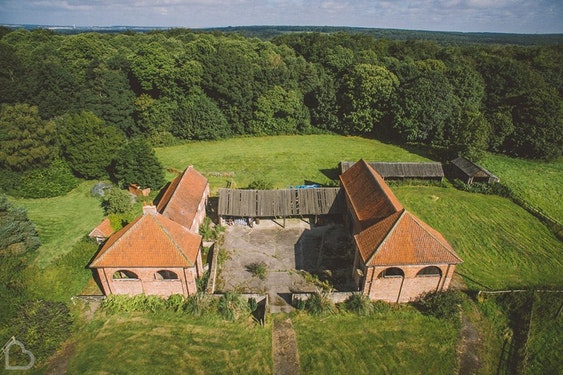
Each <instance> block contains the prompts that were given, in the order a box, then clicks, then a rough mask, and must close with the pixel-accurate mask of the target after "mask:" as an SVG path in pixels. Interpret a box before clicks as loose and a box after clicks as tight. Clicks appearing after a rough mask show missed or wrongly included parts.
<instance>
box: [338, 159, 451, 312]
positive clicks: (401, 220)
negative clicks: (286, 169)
mask: <svg viewBox="0 0 563 375" xmlns="http://www.w3.org/2000/svg"><path fill="white" fill-rule="evenodd" d="M340 181H341V184H342V188H343V190H344V192H345V199H346V204H347V207H348V214H347V221H348V223H349V227H350V229H351V232H352V235H353V237H354V243H355V256H354V267H353V272H354V273H353V277H354V281H355V283H356V286H357V288H358V290H361V291H363V293H364V294H367V295H368V296H369V297H370V298H371V299H374V300H384V301H388V302H407V301H411V300H413V299H415V298H416V297H418V296H419V295H420V294H422V293H425V292H430V291H441V290H446V289H448V287H449V284H450V281H451V278H452V276H453V273H454V271H455V268H456V265H457V264H459V263H461V262H462V261H461V259H460V258H459V257H458V256H457V254H456V253H455V251H454V250H453V248H452V247H451V245H450V244H449V243H448V242H447V241H446V239H445V238H444V237H443V236H442V235H441V234H440V233H438V232H437V231H436V230H434V229H433V228H431V227H430V226H429V225H428V224H426V223H424V222H423V221H422V220H420V219H419V218H418V217H416V216H415V215H413V214H412V213H410V212H408V211H407V210H406V209H405V208H404V207H403V206H402V204H401V203H400V202H399V200H398V199H397V198H396V197H395V195H394V194H393V192H392V191H391V189H389V187H388V186H387V184H386V183H385V181H384V180H383V178H382V177H381V176H380V175H379V174H378V173H377V172H376V171H375V170H374V169H373V168H372V167H371V166H370V165H369V164H368V163H366V162H365V161H363V160H360V161H359V162H357V163H355V164H354V165H353V166H352V167H350V168H349V169H348V170H346V172H344V173H343V174H342V175H341V176H340Z"/></svg>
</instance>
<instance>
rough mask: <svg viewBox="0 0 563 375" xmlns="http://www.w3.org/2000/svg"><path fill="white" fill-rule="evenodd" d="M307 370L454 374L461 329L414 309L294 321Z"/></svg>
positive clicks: (304, 317)
mask: <svg viewBox="0 0 563 375" xmlns="http://www.w3.org/2000/svg"><path fill="white" fill-rule="evenodd" d="M292 322H293V327H294V329H295V333H296V336H297V343H298V348H299V361H300V365H301V373H303V374H374V375H375V374H451V373H452V372H453V371H454V369H455V368H456V345H457V340H458V337H459V327H456V326H455V325H454V324H453V323H449V322H446V321H443V320H438V319H436V318H432V317H428V316H424V315H422V314H420V313H419V312H418V311H416V310H414V309H411V308H408V309H407V308H403V309H401V310H397V311H389V312H386V313H381V314H375V315H374V316H371V317H358V316H356V315H351V314H350V315H337V316H331V317H327V318H318V317H312V316H310V315H308V314H299V315H297V316H296V317H294V318H293V319H292Z"/></svg>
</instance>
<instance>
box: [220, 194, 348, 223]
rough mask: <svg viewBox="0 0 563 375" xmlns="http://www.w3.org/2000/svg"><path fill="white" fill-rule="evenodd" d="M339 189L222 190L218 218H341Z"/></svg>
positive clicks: (342, 208)
mask: <svg viewBox="0 0 563 375" xmlns="http://www.w3.org/2000/svg"><path fill="white" fill-rule="evenodd" d="M342 203H343V201H342V199H341V196H340V188H307V189H280V190H245V189H220V190H219V206H218V214H219V218H220V219H221V222H222V224H225V222H226V220H230V219H238V218H243V219H251V220H253V219H275V218H283V219H285V218H291V217H312V218H313V219H314V220H315V221H316V217H318V216H327V215H338V216H340V215H342V213H343V212H344V206H343V204H342Z"/></svg>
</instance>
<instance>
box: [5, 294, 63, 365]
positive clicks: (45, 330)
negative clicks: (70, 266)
mask: <svg viewBox="0 0 563 375" xmlns="http://www.w3.org/2000/svg"><path fill="white" fill-rule="evenodd" d="M8 326H9V327H10V330H9V332H10V336H15V337H16V339H18V340H19V341H21V342H22V343H23V344H24V345H25V348H26V349H27V350H29V351H31V352H32V353H33V355H34V356H35V358H36V359H37V361H42V360H44V359H46V358H48V357H49V356H50V355H51V354H52V353H53V352H54V351H55V350H56V349H57V347H59V345H60V344H61V343H62V342H63V341H64V340H65V339H66V338H67V337H68V335H69V334H70V328H71V326H72V317H71V315H70V311H69V309H68V307H67V306H66V305H65V304H64V303H61V302H52V301H44V300H35V301H28V302H26V303H24V304H23V305H21V307H20V309H19V312H18V314H17V315H16V316H14V317H13V318H12V319H11V321H9V322H8ZM1 339H2V342H3V343H4V342H6V341H7V339H9V337H3V338H1Z"/></svg>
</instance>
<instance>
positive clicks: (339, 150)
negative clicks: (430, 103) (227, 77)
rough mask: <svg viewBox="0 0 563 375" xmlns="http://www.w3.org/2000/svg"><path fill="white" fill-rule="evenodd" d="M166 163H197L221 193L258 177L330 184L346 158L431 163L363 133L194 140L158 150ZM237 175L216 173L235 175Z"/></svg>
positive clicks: (281, 185)
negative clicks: (211, 140)
mask: <svg viewBox="0 0 563 375" xmlns="http://www.w3.org/2000/svg"><path fill="white" fill-rule="evenodd" d="M156 155H157V157H158V158H159V159H160V161H161V162H162V163H163V164H164V166H165V167H167V168H168V167H172V168H176V169H178V170H183V169H185V168H186V167H187V166H188V165H193V166H194V167H195V168H196V169H197V170H198V171H200V172H202V173H204V174H206V175H207V177H208V179H209V183H210V185H211V189H212V190H213V191H216V190H217V189H219V188H223V187H225V186H226V183H227V180H233V181H234V183H235V187H237V188H244V187H246V186H248V184H249V183H250V182H252V181H254V180H258V179H262V180H266V181H268V182H271V183H272V184H273V185H274V187H276V188H284V187H287V186H290V185H302V184H303V183H304V181H306V180H307V181H312V182H316V183H320V184H325V183H328V182H330V181H331V179H337V178H338V174H337V168H338V163H339V162H340V161H344V160H345V161H356V160H359V159H361V158H363V159H365V160H367V161H429V160H428V159H426V158H424V157H423V156H420V155H417V154H414V153H411V152H408V151H406V150H404V149H402V148H400V147H397V146H393V145H388V144H384V143H381V142H378V141H375V140H370V139H365V138H359V137H342V136H335V135H308V136H277V137H258V138H234V139H228V140H223V141H216V142H197V143H188V144H184V145H180V146H173V147H166V148H158V149H156ZM231 172H234V173H235V175H234V177H232V178H231V177H217V176H213V174H217V173H231Z"/></svg>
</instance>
